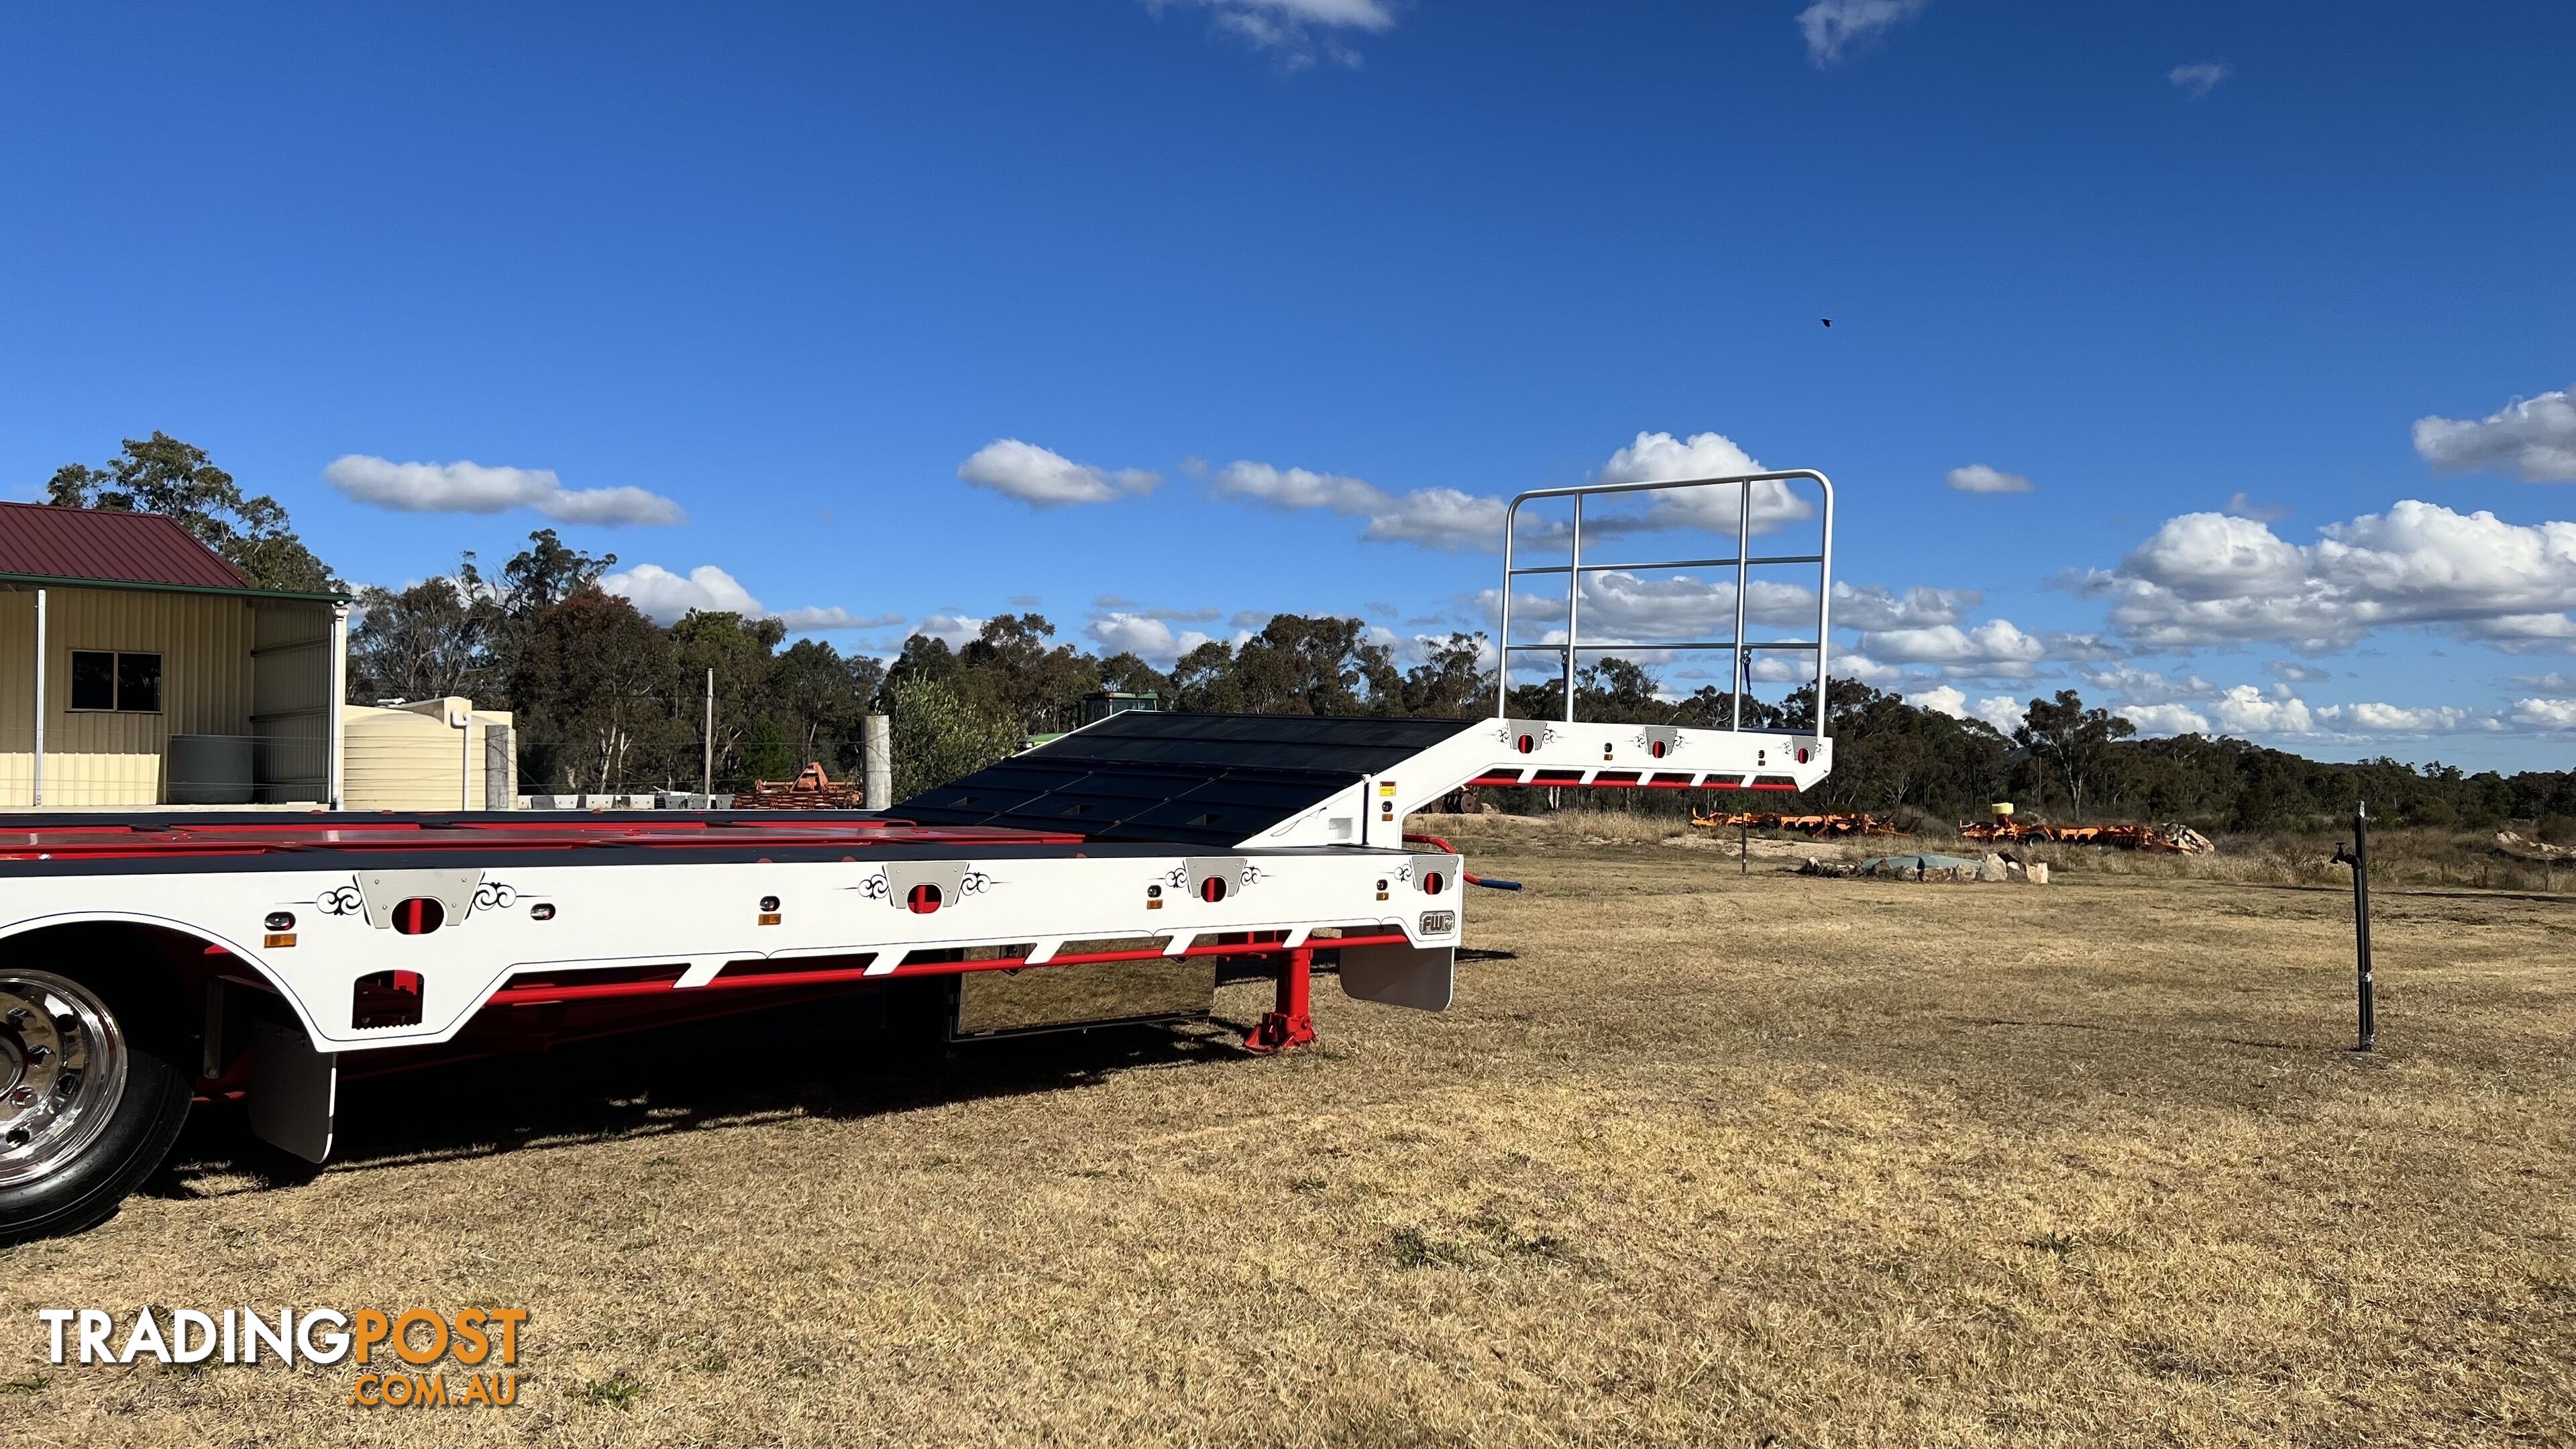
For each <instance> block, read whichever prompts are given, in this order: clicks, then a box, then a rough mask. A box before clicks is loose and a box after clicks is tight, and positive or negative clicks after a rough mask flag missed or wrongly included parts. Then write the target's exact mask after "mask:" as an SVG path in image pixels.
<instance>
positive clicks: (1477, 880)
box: [1404, 834, 1521, 891]
mask: <svg viewBox="0 0 2576 1449" xmlns="http://www.w3.org/2000/svg"><path fill="white" fill-rule="evenodd" d="M1404 838H1405V839H1406V840H1407V841H1408V842H1410V841H1416V840H1418V841H1421V842H1422V843H1423V844H1425V845H1436V846H1439V847H1440V848H1441V849H1442V850H1445V851H1447V852H1449V853H1450V854H1451V855H1463V854H1464V853H1465V852H1463V851H1461V850H1459V849H1458V847H1456V846H1454V845H1451V844H1450V843H1449V842H1448V841H1445V840H1443V839H1441V838H1440V837H1439V836H1437V835H1413V834H1407V835H1406V836H1405V837H1404ZM1459 874H1461V875H1467V873H1466V872H1464V871H1461V872H1459ZM1467 884H1469V885H1472V886H1483V887H1484V888H1485V889H1487V890H1489V891H1516V890H1519V889H1520V888H1521V883H1520V882H1519V881H1516V880H1487V879H1485V878H1484V877H1483V876H1480V875H1467Z"/></svg>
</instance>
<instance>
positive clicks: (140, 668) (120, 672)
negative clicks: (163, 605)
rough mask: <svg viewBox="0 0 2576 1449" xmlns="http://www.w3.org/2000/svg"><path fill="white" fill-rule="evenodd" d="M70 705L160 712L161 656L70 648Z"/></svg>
mask: <svg viewBox="0 0 2576 1449" xmlns="http://www.w3.org/2000/svg"><path fill="white" fill-rule="evenodd" d="M72 708H74V709H103V710H116V711H119V712H121V713H125V714H158V713H160V712H161V656H160V655H158V654H123V653H112V652H110V651H108V650H105V649H75V650H73V651H72Z"/></svg>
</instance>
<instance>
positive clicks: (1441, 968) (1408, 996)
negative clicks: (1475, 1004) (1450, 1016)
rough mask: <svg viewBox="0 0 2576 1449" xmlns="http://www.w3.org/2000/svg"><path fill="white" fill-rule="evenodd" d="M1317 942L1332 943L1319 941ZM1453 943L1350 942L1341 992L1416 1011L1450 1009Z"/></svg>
mask: <svg viewBox="0 0 2576 1449" xmlns="http://www.w3.org/2000/svg"><path fill="white" fill-rule="evenodd" d="M1315 944H1316V945H1318V946H1325V945H1329V944H1331V943H1329V942H1326V941H1318V942H1316V943H1315ZM1457 955H1458V951H1457V948H1456V947H1454V946H1419V947H1417V946H1350V947H1345V948H1344V949H1343V950H1342V953H1341V957H1342V969H1341V977H1342V994H1343V995H1345V996H1348V997H1352V998H1354V999H1355V1000H1359V1001H1375V1002H1379V1003H1381V1004H1383V1005H1386V1006H1409V1007H1412V1008H1413V1009H1414V1010H1416V1011H1447V1010H1448V1009H1449V988H1450V984H1451V976H1452V974H1453V967H1454V963H1455V961H1456V959H1457Z"/></svg>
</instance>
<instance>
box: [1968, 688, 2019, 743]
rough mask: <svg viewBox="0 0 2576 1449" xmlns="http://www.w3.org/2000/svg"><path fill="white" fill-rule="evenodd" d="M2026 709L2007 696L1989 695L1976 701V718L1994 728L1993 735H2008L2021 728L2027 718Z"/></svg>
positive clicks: (2017, 701) (2016, 700)
mask: <svg viewBox="0 0 2576 1449" xmlns="http://www.w3.org/2000/svg"><path fill="white" fill-rule="evenodd" d="M2028 713H2029V710H2028V707H2027V706H2025V705H2024V704H2023V703H2022V702H2021V701H2020V700H2018V699H2015V698H2013V697H2012V696H2011V695H2009V694H1990V695H1987V696H1986V697H1985V698H1983V699H1981V700H1978V701H1977V708H1976V710H1975V714H1976V717H1977V718H1979V719H1981V720H1984V721H1985V722H1986V723H1988V724H1990V725H1992V726H1994V728H1995V733H1996V734H1999V735H2009V734H2011V733H2012V732H2013V731H2014V730H2017V729H2019V728H2021V726H2022V723H2023V721H2024V720H2025V719H2026V718H2027V717H2028Z"/></svg>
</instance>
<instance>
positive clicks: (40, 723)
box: [27, 589, 45, 806]
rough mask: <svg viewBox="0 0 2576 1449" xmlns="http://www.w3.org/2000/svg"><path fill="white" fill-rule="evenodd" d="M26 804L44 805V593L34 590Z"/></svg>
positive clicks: (40, 590)
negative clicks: (31, 752)
mask: <svg viewBox="0 0 2576 1449" xmlns="http://www.w3.org/2000/svg"><path fill="white" fill-rule="evenodd" d="M27 793H28V795H29V797H30V799H29V801H28V803H29V804H32V805H37V806H42V805H43V804H44V803H45V591H44V590H42V589H38V590H36V756H35V775H34V777H33V782H32V788H30V789H29V790H28V792H27Z"/></svg>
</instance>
